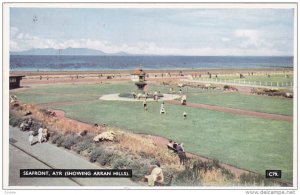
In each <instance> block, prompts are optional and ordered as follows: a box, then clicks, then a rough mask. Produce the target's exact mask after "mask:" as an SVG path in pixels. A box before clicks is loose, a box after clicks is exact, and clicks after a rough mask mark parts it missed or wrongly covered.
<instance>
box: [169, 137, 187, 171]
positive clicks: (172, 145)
mask: <svg viewBox="0 0 300 195" xmlns="http://www.w3.org/2000/svg"><path fill="white" fill-rule="evenodd" d="M167 146H168V148H169V149H171V150H173V151H174V152H175V153H177V154H178V157H179V161H180V165H184V164H185V160H186V154H185V150H184V148H183V143H181V144H178V143H177V142H175V141H173V140H170V141H169V143H168V145H167Z"/></svg>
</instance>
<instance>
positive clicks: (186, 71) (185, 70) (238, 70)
mask: <svg viewBox="0 0 300 195" xmlns="http://www.w3.org/2000/svg"><path fill="white" fill-rule="evenodd" d="M137 68H138V67H137ZM144 70H145V71H146V72H147V73H149V74H155V73H173V74H175V73H177V74H179V72H182V73H183V74H193V73H207V72H211V73H219V74H220V73H222V74H226V73H230V74H232V73H245V72H249V71H250V72H268V71H272V72H279V71H284V72H285V71H289V72H293V71H294V68H293V67H272V68H271V67H270V68H228V69H227V68H203V69H202V68H199V69H192V68H182V69H179V68H178V69H144ZM133 71H134V69H122V70H113V69H112V70H62V71H61V70H57V71H56V70H49V71H37V70H36V71H28V70H10V72H9V74H10V75H25V76H39V75H74V74H75V75H80V74H89V75H99V74H105V75H106V74H131V73H132V72H133Z"/></svg>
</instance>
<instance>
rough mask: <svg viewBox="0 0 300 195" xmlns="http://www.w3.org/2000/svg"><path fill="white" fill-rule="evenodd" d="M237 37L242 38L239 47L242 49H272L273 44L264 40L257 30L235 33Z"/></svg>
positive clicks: (241, 30)
mask: <svg viewBox="0 0 300 195" xmlns="http://www.w3.org/2000/svg"><path fill="white" fill-rule="evenodd" d="M234 35H235V37H237V38H242V41H241V42H240V44H239V47H240V48H242V49H248V48H257V49H266V48H268V49H272V48H273V44H271V43H270V42H268V41H266V40H265V39H264V38H262V35H261V33H260V32H259V31H257V30H249V29H239V30H236V31H235V32H234Z"/></svg>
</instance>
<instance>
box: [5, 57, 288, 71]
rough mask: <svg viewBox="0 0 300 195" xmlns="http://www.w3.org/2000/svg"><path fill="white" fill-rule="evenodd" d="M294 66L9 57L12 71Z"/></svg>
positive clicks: (282, 60) (267, 61) (226, 60)
mask: <svg viewBox="0 0 300 195" xmlns="http://www.w3.org/2000/svg"><path fill="white" fill-rule="evenodd" d="M140 65H142V67H143V69H203V68H215V69H217V68H222V69H230V68H276V67H293V57H292V56H286V57H242V56H239V57H232V56H230V57H229V56H226V57H224V56H62V55H57V56H36V55H35V56H24V55H23V56H21V55H11V56H10V68H11V70H28V71H36V70H53V71H59V70H128V69H135V68H136V67H138V66H140Z"/></svg>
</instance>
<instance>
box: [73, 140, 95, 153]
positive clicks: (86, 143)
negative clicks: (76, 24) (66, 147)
mask: <svg viewBox="0 0 300 195" xmlns="http://www.w3.org/2000/svg"><path fill="white" fill-rule="evenodd" d="M92 146H93V144H92V143H91V141H90V140H83V141H82V142H79V143H78V144H77V145H76V147H75V148H74V150H75V151H76V152H77V153H78V154H79V153H80V152H82V151H84V150H87V149H88V148H91V147H92Z"/></svg>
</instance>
